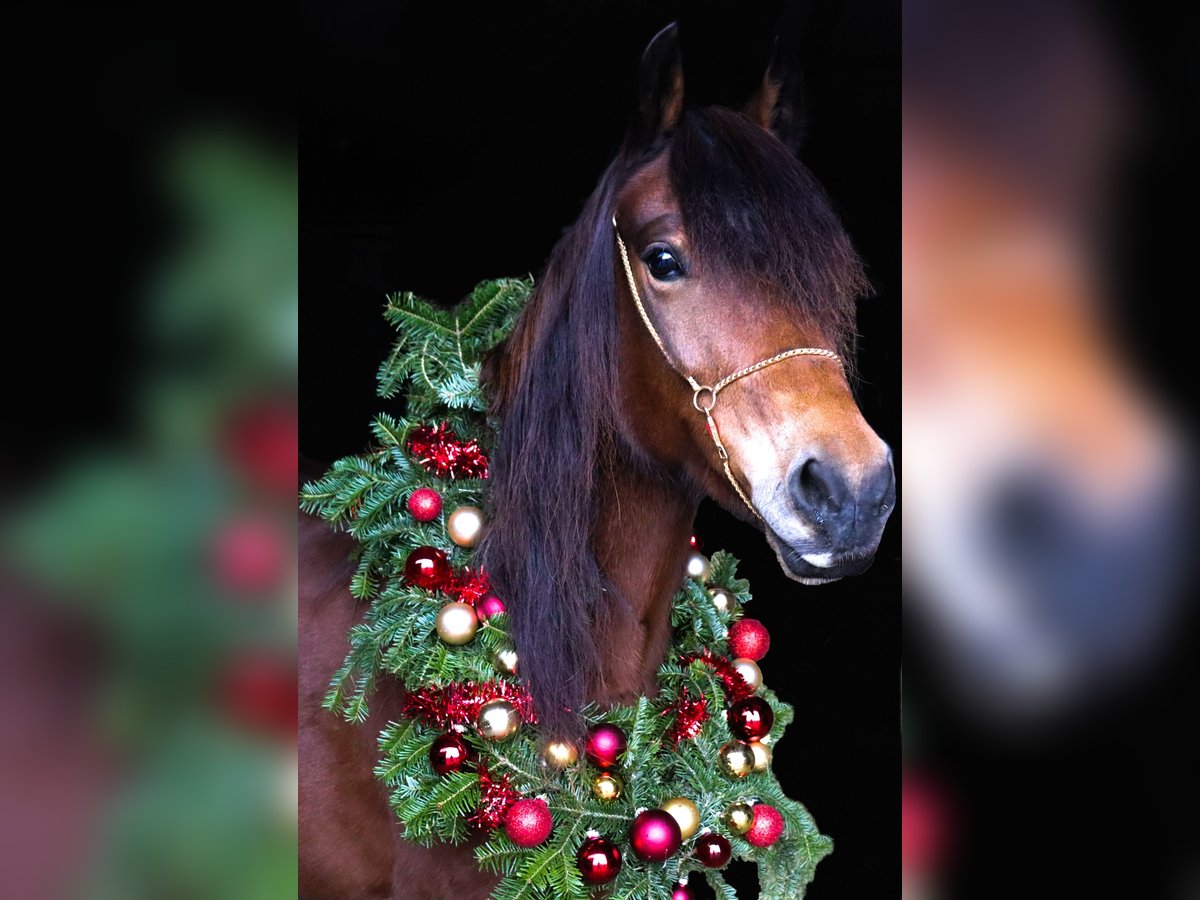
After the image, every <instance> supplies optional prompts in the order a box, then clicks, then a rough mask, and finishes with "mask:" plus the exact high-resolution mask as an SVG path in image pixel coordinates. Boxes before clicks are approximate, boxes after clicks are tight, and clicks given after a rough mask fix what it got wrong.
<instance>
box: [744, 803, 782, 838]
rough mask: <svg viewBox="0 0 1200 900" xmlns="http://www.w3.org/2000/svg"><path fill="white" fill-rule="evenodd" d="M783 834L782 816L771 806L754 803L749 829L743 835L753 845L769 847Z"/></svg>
mask: <svg viewBox="0 0 1200 900" xmlns="http://www.w3.org/2000/svg"><path fill="white" fill-rule="evenodd" d="M782 834H783V816H782V815H781V814H780V812H779V810H777V809H776V808H775V807H773V806H767V804H765V803H755V804H754V817H753V818H752V819H751V820H750V830H749V831H747V832H746V833H745V835H743V836H744V837H745V838H746V840H748V841H749V842H750V843H751V844H753V845H754V846H755V847H770V846H771V845H772V844H773V843H775V842H776V841H777V840H779V838H780V836H781V835H782Z"/></svg>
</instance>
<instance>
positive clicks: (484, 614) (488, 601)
mask: <svg viewBox="0 0 1200 900" xmlns="http://www.w3.org/2000/svg"><path fill="white" fill-rule="evenodd" d="M502 612H504V601H503V600H501V599H500V598H499V597H497V596H496V595H495V594H488V595H487V596H486V597H483V598H481V599H480V600H479V602H478V603H476V604H475V614H476V615H477V616H479V618H481V619H482V620H483V621H485V622H486V621H487V620H488V619H490V618H491V617H492V616H498V615H499V614H500V613H502Z"/></svg>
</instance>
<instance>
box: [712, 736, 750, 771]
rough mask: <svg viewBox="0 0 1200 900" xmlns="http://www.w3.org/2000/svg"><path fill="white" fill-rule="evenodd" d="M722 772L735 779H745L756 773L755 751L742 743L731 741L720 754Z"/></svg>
mask: <svg viewBox="0 0 1200 900" xmlns="http://www.w3.org/2000/svg"><path fill="white" fill-rule="evenodd" d="M717 757H718V759H719V760H720V763H721V770H722V771H723V772H725V774H726V775H732V776H733V777H734V778H745V777H746V776H747V775H749V774H750V773H751V772H753V771H754V751H753V750H751V749H750V745H749V744H747V743H744V742H742V741H730V742H729V743H728V744H725V745H724V746H723V747H722V748H721V749H720V750H719V751H718V752H717Z"/></svg>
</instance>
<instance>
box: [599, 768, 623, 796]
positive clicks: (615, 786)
mask: <svg viewBox="0 0 1200 900" xmlns="http://www.w3.org/2000/svg"><path fill="white" fill-rule="evenodd" d="M623 790H625V784H624V782H622V781H621V779H620V778H619V777H618V776H616V775H614V774H613V773H612V772H601V773H600V774H599V775H597V776H596V777H595V778H593V779H592V793H593V794H595V795H596V799H597V800H603V801H604V802H605V803H608V802H609V801H611V800H616V799H618V798H619V797H620V796H621V792H622V791H623Z"/></svg>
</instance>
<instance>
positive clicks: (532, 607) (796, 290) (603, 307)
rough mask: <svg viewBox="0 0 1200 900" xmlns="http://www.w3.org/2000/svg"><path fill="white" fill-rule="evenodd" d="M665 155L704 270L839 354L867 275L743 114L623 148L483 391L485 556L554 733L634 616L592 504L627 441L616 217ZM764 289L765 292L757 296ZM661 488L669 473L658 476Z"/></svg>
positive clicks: (830, 218) (777, 149)
mask: <svg viewBox="0 0 1200 900" xmlns="http://www.w3.org/2000/svg"><path fill="white" fill-rule="evenodd" d="M663 152H667V153H670V154H671V155H670V178H671V183H672V187H673V188H674V191H675V193H676V196H677V197H678V199H679V202H680V207H681V213H682V216H683V220H684V227H685V229H686V230H687V233H688V235H689V239H690V240H691V241H692V242H693V245H694V246H695V247H696V248H697V250H696V252H697V257H698V258H700V259H703V260H704V264H705V265H711V266H713V267H714V268H715V269H717V270H720V271H723V272H725V273H728V274H730V275H733V276H735V277H736V278H737V279H740V280H741V281H742V282H743V283H750V284H753V285H754V286H755V287H757V288H758V293H760V294H761V293H767V294H769V295H770V296H772V297H777V298H779V301H780V302H786V303H788V304H792V305H794V306H795V308H796V310H797V313H798V315H801V316H803V317H805V318H806V319H808V320H809V321H810V322H812V323H814V324H815V325H817V326H818V327H819V329H820V330H821V331H822V332H823V333H824V334H825V335H826V336H827V338H828V339H829V340H830V341H833V342H835V344H836V346H837V347H839V348H841V349H843V350H844V349H845V348H846V346H847V345H848V344H849V343H850V341H851V339H852V335H853V325H854V300H855V297H856V295H857V294H859V293H861V292H862V289H863V288H864V286H865V279H864V278H863V275H862V271H861V268H860V266H859V263H858V261H857V258H856V257H855V255H854V252H853V250H852V248H851V246H850V243H849V240H848V238H847V237H846V235H845V233H844V232H843V231H842V228H841V226H840V224H839V223H838V221H837V219H836V216H835V215H834V213H833V211H832V210H831V208H830V206H829V202H828V200H827V199H826V198H825V194H824V192H823V191H822V190H821V188H820V186H819V185H818V184H817V182H816V180H815V179H814V178H813V177H812V175H811V174H809V173H808V171H807V170H806V169H805V168H804V167H803V166H802V165H801V164H800V163H799V162H798V161H796V159H795V158H794V157H793V156H792V155H791V153H790V152H789V151H788V149H787V148H786V147H785V146H784V145H783V144H781V143H780V142H779V141H778V140H777V139H776V138H774V137H773V136H771V135H770V134H769V133H767V132H766V131H764V130H763V129H761V128H759V127H758V126H756V125H754V124H753V123H751V122H750V121H749V120H748V119H746V118H745V117H743V116H742V115H740V114H738V113H734V112H730V111H725V110H720V109H689V110H687V111H686V112H685V113H684V114H683V115H682V117H681V118H680V121H679V123H678V127H677V128H676V129H675V130H674V131H673V133H671V134H669V135H667V136H666V137H664V138H662V139H660V140H659V141H658V142H657V143H656V144H655V145H654V146H651V147H648V148H646V147H643V148H636V149H635V148H631V147H630V146H629V145H626V147H624V148H623V149H622V151H621V152H620V153H619V154H618V156H617V158H616V159H615V160H614V161H613V163H612V164H611V165H610V166H609V167H608V169H607V170H606V171H605V173H604V175H603V176H602V177H601V179H600V182H599V184H598V186H597V187H596V190H595V191H594V192H593V194H592V195H591V197H590V198H589V199H588V200H587V202H586V203H585V205H584V208H583V211H582V213H581V214H580V217H579V219H578V220H577V221H576V223H575V224H574V226H572V227H571V228H570V229H569V231H568V232H567V233H566V234H565V235H564V237H563V238H562V239H561V240H560V241H559V243H558V244H557V246H555V248H554V250H553V252H552V253H551V256H550V259H549V261H548V263H547V265H546V269H545V271H544V272H543V273H542V276H541V278H540V279H539V280H538V283H537V288H536V290H535V293H534V296H533V297H532V299H531V300H530V303H529V306H528V307H527V309H526V310H525V312H524V314H523V315H522V317H521V319H520V321H519V322H518V324H517V326H516V328H515V330H514V332H513V334H512V336H511V337H510V338H509V339H508V341H507V342H506V343H505V345H503V346H502V347H501V348H499V349H498V350H497V351H496V353H495V354H494V356H493V359H492V360H490V361H489V365H488V367H487V371H486V372H485V384H486V388H487V390H488V393H489V397H490V400H491V404H492V412H493V414H494V415H495V416H497V417H498V418H499V419H500V427H499V430H498V437H497V443H496V446H495V449H494V452H493V456H492V469H491V477H490V478H489V482H488V484H489V487H488V508H489V517H490V518H489V527H488V531H487V535H486V537H485V539H484V542H483V545H482V547H481V548H480V556H481V560H482V562H483V564H484V566H485V567H486V568H487V570H488V572H489V573H490V574H491V576H492V579H493V581H494V583H495V584H496V585H497V587H498V589H499V590H500V591H501V593H502V596H504V597H505V600H506V603H507V604H508V608H509V611H510V614H511V618H512V625H513V629H514V632H515V639H516V644H517V648H518V651H519V654H520V658H521V667H522V678H523V679H524V680H525V682H526V683H527V684H528V685H529V686H530V689H531V690H532V692H533V695H534V699H535V702H536V704H537V708H538V710H539V714H540V715H541V717H542V720H543V723H544V724H545V726H546V728H547V730H548V731H549V732H552V733H555V732H556V733H560V734H570V733H572V732H574V731H575V730H576V729H577V728H578V723H577V720H576V718H575V717H574V716H573V715H572V713H571V712H570V711H571V710H577V709H578V708H579V707H580V706H581V705H582V704H583V703H584V701H585V699H586V697H587V696H588V694H589V693H590V691H591V690H592V689H593V688H594V687H596V686H597V682H598V678H599V673H600V671H601V662H602V659H601V647H602V646H603V643H604V639H603V635H605V633H606V632H607V631H608V627H607V625H608V624H609V623H611V621H612V616H613V615H614V613H615V612H617V611H619V610H627V607H626V605H625V601H624V599H623V598H621V597H620V596H618V595H617V592H616V591H615V590H613V589H612V587H611V585H610V584H609V583H608V582H607V581H606V579H605V577H604V575H603V573H602V572H601V571H600V567H599V565H598V564H597V562H596V557H595V555H594V553H593V550H592V537H593V535H592V530H593V527H594V524H595V521H596V514H597V509H598V500H599V497H600V496H601V494H602V492H603V490H604V488H605V483H606V480H607V476H606V473H608V472H610V471H611V466H612V465H613V462H614V460H615V459H618V458H619V459H621V460H622V463H623V464H628V463H629V462H631V461H632V460H634V459H638V458H639V455H638V454H637V453H636V448H634V447H632V446H631V443H630V441H629V439H628V438H627V436H625V435H623V434H621V432H620V429H619V428H618V426H617V423H616V420H615V417H614V415H613V410H612V403H611V398H612V397H613V396H615V394H616V391H617V371H616V359H617V309H616V297H617V281H616V275H617V268H616V265H617V264H616V256H615V252H616V251H615V244H614V238H613V229H612V223H611V217H612V215H613V210H614V206H615V202H616V197H617V194H618V192H619V190H620V188H621V186H622V185H623V184H624V183H625V181H626V180H627V179H628V178H629V177H630V176H631V175H632V174H633V172H634V171H636V170H637V169H638V168H639V167H640V166H641V165H643V164H645V163H646V162H648V161H649V160H650V159H651V158H653V157H654V156H655V155H657V154H658V153H663ZM764 288H765V289H766V290H765V291H764ZM663 477H676V476H672V475H669V474H668V473H663Z"/></svg>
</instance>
